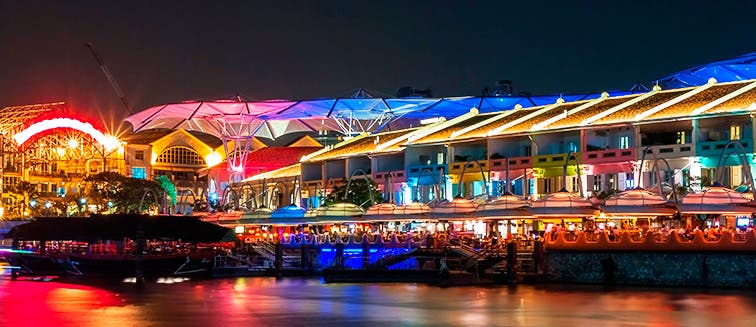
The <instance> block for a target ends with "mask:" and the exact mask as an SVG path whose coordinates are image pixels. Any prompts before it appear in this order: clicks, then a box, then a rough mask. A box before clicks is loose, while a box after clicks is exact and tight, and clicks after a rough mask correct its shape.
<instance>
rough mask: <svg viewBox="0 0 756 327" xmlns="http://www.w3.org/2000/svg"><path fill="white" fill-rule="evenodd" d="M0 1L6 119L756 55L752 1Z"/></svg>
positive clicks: (575, 88) (560, 82) (530, 78)
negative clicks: (61, 104)
mask: <svg viewBox="0 0 756 327" xmlns="http://www.w3.org/2000/svg"><path fill="white" fill-rule="evenodd" d="M565 2H566V3H557V4H551V3H548V2H541V1H503V0H499V1H454V2H453V1H416V0H412V1H409V0H404V1H314V0H313V1H264V2H262V1H260V3H258V2H255V1H239V2H235V1H234V2H232V1H204V2H195V1H158V0H153V1H118V2H116V1H8V0H0V47H1V48H0V107H5V106H10V105H21V104H32V103H41V102H50V101H66V102H69V103H70V104H72V106H74V107H75V108H76V109H77V110H79V111H81V112H89V113H91V114H102V115H104V116H111V113H112V114H113V115H115V117H116V118H118V117H121V118H123V117H125V116H126V113H125V110H124V109H123V106H122V104H121V103H120V101H119V99H118V96H117V95H116V93H115V91H113V89H112V88H111V86H110V84H109V83H108V81H107V79H106V77H105V75H104V74H103V73H102V72H101V71H100V68H99V65H98V64H97V62H96V61H95V60H94V58H93V57H92V55H91V54H90V53H89V51H88V50H87V48H86V47H85V46H84V44H85V43H86V42H92V43H93V44H94V46H95V47H96V49H97V51H98V52H99V53H100V55H101V56H102V58H103V59H104V60H105V62H106V64H107V65H108V67H109V68H110V70H111V72H112V73H113V76H114V77H115V79H116V80H117V82H118V83H119V84H120V86H121V88H122V89H123V90H124V92H125V94H126V96H127V98H128V99H129V101H130V102H131V104H132V107H133V108H134V109H133V110H134V111H141V110H144V109H146V108H148V107H151V106H155V105H159V104H164V103H169V102H178V101H184V100H195V99H230V98H232V97H234V96H236V95H237V94H238V95H241V96H242V97H244V98H246V99H250V100H254V99H257V100H262V99H310V98H322V97H338V96H342V97H343V96H348V95H349V94H350V93H351V91H352V90H354V89H357V88H365V89H367V90H370V91H372V92H373V93H375V94H376V95H379V96H393V95H394V94H395V93H396V90H397V89H398V88H399V87H402V86H413V87H415V88H427V87H430V88H432V90H433V95H434V96H460V95H480V92H481V89H482V88H483V87H485V86H492V85H494V83H495V81H496V80H499V79H510V80H513V82H514V91H515V93H518V92H521V91H527V92H531V93H533V94H546V93H548V94H555V93H580V92H594V91H603V90H619V89H629V88H630V87H631V86H632V85H633V84H635V82H639V81H640V82H648V81H650V80H653V79H656V78H660V77H662V76H664V75H667V74H669V73H672V72H675V71H678V70H681V69H684V68H688V67H691V66H694V65H697V64H701V63H706V62H710V61H715V60H721V59H726V58H730V57H734V56H738V55H742V54H745V53H748V52H752V51H756V1H734V2H729V1H679V2H666V1H649V2H642V1H595V3H591V2H585V3H577V2H575V3H573V1H565Z"/></svg>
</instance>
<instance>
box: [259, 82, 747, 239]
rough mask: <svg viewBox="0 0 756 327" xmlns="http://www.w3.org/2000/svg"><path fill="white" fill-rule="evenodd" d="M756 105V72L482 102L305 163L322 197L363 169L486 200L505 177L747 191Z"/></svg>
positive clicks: (428, 196)
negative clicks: (720, 79)
mask: <svg viewBox="0 0 756 327" xmlns="http://www.w3.org/2000/svg"><path fill="white" fill-rule="evenodd" d="M754 109H756V80H744V81H734V82H725V83H717V82H716V80H714V79H713V78H712V79H710V80H709V81H708V82H707V83H706V84H704V85H700V86H693V87H685V88H678V89H669V90H662V89H661V88H660V87H658V86H655V87H654V88H652V89H651V90H649V91H647V92H644V93H636V94H626V95H619V96H610V95H609V94H607V93H604V94H602V95H600V96H599V97H596V98H592V99H586V100H576V101H565V100H564V99H561V98H560V99H557V100H556V101H555V102H554V103H552V104H548V105H538V106H532V107H522V106H516V107H515V108H513V109H510V110H504V111H499V112H490V113H481V112H479V111H478V110H477V109H476V108H472V109H471V110H470V111H469V112H468V113H466V114H463V115H460V116H458V117H450V119H448V120H443V119H442V120H439V121H436V122H434V123H432V124H429V125H425V126H421V127H415V128H410V129H404V130H396V131H390V132H380V133H373V134H371V133H364V134H361V135H358V136H356V137H354V138H351V139H349V140H346V141H344V142H342V143H339V144H336V145H335V146H331V147H326V148H324V149H323V150H321V151H318V152H316V153H313V154H312V155H310V156H306V157H304V158H303V159H302V160H301V163H300V166H299V167H300V171H301V179H302V182H303V184H304V187H303V189H304V190H306V193H308V194H315V197H318V196H323V195H324V194H327V193H328V192H329V191H330V190H331V189H332V188H333V187H334V186H335V185H340V184H344V183H346V182H347V181H348V180H349V179H350V178H355V177H357V176H359V177H360V178H361V177H362V176H363V175H364V176H367V177H370V178H371V179H372V180H373V181H376V182H377V183H378V185H379V186H380V189H381V191H382V192H384V197H385V198H387V199H389V200H391V202H393V203H394V204H408V203H412V202H416V201H417V202H421V203H434V202H440V201H444V200H446V201H452V200H453V199H454V197H456V196H461V197H464V198H484V197H488V196H495V195H497V194H500V193H502V192H503V191H502V190H504V189H505V187H504V186H506V185H509V187H510V188H511V189H512V191H513V193H515V194H518V195H522V196H524V197H527V198H529V199H531V200H537V199H540V198H543V197H544V196H546V195H549V194H552V193H555V192H557V191H559V190H561V189H565V190H567V191H569V192H572V193H580V194H584V196H585V197H589V196H592V197H594V198H597V199H606V198H608V197H609V196H611V195H613V194H616V193H619V192H621V191H624V190H629V189H633V188H636V187H640V186H642V187H644V188H647V189H650V190H652V191H653V190H655V189H661V190H662V193H663V194H661V197H662V198H664V199H666V200H671V199H672V198H673V196H676V197H679V198H682V196H683V195H684V194H686V193H692V192H698V191H700V190H701V189H702V187H703V186H708V185H711V184H712V183H713V182H715V181H716V182H718V183H720V184H722V185H724V186H726V187H728V188H732V189H737V190H738V191H740V192H742V193H747V192H749V191H752V186H751V184H752V182H751V181H749V180H748V178H747V176H752V175H753V172H754V171H753V168H752V167H751V166H752V163H753V152H754V150H753V144H754V124H755V123H754V118H753V116H752V114H751V113H752V111H753V110H754ZM565 168H566V169H565ZM288 171H289V173H290V174H295V173H296V169H291V170H288ZM291 177H292V176H287V178H291ZM269 182H270V181H269ZM660 184H661V185H660ZM656 186H661V187H660V188H659V187H656ZM673 193H674V194H673ZM316 203H317V201H316V202H311V205H317V204H316ZM597 203H599V202H597ZM748 218H750V217H748ZM741 220H742V219H741ZM746 220H748V221H751V220H750V219H746ZM727 222H728V223H727V224H728V225H732V224H734V223H735V222H736V219H735V218H734V217H733V219H731V220H727ZM633 223H635V221H633ZM710 223H712V222H710ZM716 223H720V221H716ZM721 223H722V224H725V220H722V221H721ZM541 228H542V227H541ZM539 229H540V228H538V227H536V230H539ZM540 230H542V229H540Z"/></svg>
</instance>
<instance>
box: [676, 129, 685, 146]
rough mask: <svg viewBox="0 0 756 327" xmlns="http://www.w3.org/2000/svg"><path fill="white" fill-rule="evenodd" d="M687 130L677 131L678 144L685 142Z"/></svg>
mask: <svg viewBox="0 0 756 327" xmlns="http://www.w3.org/2000/svg"><path fill="white" fill-rule="evenodd" d="M685 143H687V142H685V132H677V144H685Z"/></svg>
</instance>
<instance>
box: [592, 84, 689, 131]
mask: <svg viewBox="0 0 756 327" xmlns="http://www.w3.org/2000/svg"><path fill="white" fill-rule="evenodd" d="M689 91H691V88H685V89H675V90H667V91H659V92H657V93H655V94H652V95H651V96H649V97H647V98H645V99H643V100H640V101H638V102H637V103H634V104H632V105H630V106H627V107H625V108H622V110H618V111H616V112H614V113H612V114H609V115H608V116H606V117H603V118H600V119H598V120H596V121H594V122H592V123H591V125H603V124H615V123H628V122H632V121H633V120H634V119H635V117H636V116H637V115H638V114H640V113H643V112H645V111H646V110H648V109H651V108H653V107H656V106H658V105H660V104H662V103H664V102H667V101H669V100H672V99H674V98H676V97H678V96H681V95H683V94H685V93H687V92H689Z"/></svg>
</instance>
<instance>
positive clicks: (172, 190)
mask: <svg viewBox="0 0 756 327" xmlns="http://www.w3.org/2000/svg"><path fill="white" fill-rule="evenodd" d="M155 181H156V182H158V184H160V187H161V188H163V190H164V191H165V193H166V194H167V195H168V197H169V198H171V205H172V206H176V186H175V185H173V182H172V181H171V180H170V179H169V178H168V176H165V175H160V176H158V177H155Z"/></svg>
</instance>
